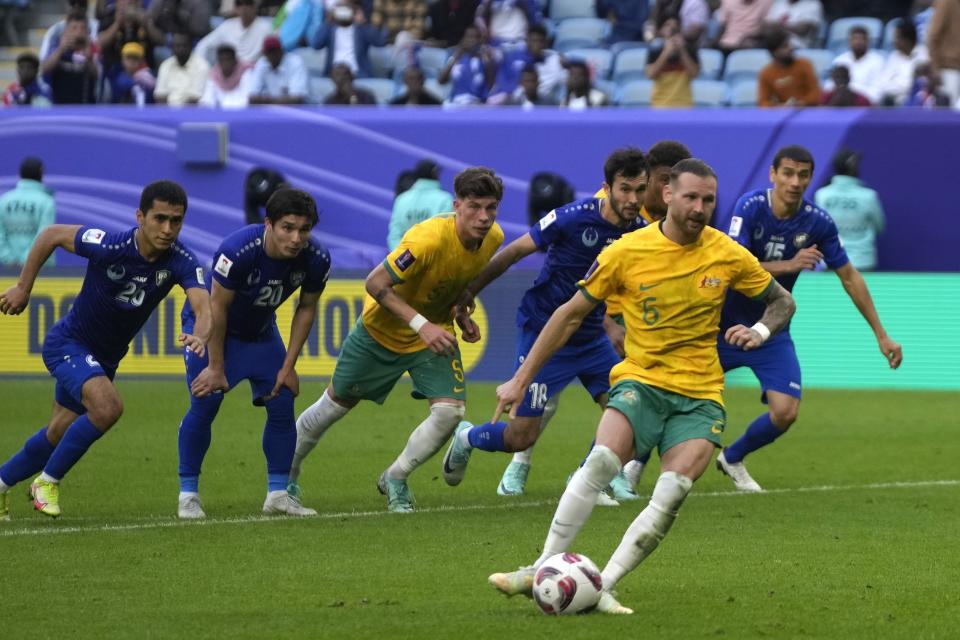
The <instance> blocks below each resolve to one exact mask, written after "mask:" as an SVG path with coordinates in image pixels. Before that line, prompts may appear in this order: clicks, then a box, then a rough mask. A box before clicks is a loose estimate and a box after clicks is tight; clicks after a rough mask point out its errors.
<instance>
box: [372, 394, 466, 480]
mask: <svg viewBox="0 0 960 640" xmlns="http://www.w3.org/2000/svg"><path fill="white" fill-rule="evenodd" d="M463 414H464V408H463V407H462V406H461V405H456V404H451V403H449V402H435V403H434V404H432V405H430V415H429V416H428V417H427V419H426V420H424V421H423V422H421V423H420V424H419V426H417V428H416V429H414V430H413V433H411V434H410V437H409V438H408V439H407V446H405V447H404V448H403V451H401V452H400V455H399V456H397V459H396V460H394V462H393V464H391V465H390V467H389V468H388V469H387V477H388V478H390V479H391V480H406V479H407V476H409V475H410V473H411V472H412V471H413V470H414V469H416V468H417V467H419V466H420V465H421V464H423V463H424V462H426V461H427V460H429V459H430V457H431V456H433V454H435V453H436V452H437V451H439V450H440V447H442V446H443V445H444V443H445V442H446V441H447V440H448V439H449V438H450V434H451V433H453V430H454V429H455V428H456V427H457V425H458V424H460V421H461V420H462V419H463ZM464 432H466V429H464Z"/></svg>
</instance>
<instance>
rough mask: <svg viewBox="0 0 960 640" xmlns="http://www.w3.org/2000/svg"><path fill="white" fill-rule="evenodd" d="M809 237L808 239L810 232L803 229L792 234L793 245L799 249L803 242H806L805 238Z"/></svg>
mask: <svg viewBox="0 0 960 640" xmlns="http://www.w3.org/2000/svg"><path fill="white" fill-rule="evenodd" d="M809 239H810V234H808V233H806V232H804V231H801V232H800V233H798V234H797V235H795V236H793V246H795V247H796V248H797V249H800V248H802V247H803V246H804V245H805V244H807V240H809Z"/></svg>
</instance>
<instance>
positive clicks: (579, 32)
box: [554, 18, 609, 52]
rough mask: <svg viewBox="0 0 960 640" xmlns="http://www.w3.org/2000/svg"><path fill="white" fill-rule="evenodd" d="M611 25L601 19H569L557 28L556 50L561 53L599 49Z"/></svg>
mask: <svg viewBox="0 0 960 640" xmlns="http://www.w3.org/2000/svg"><path fill="white" fill-rule="evenodd" d="M608 25H609V23H608V22H607V21H606V20H601V19H600V18H569V19H567V20H564V21H563V22H561V23H560V24H559V25H558V26H557V35H556V36H555V38H554V42H555V43H556V44H555V48H556V49H557V50H559V51H561V52H567V51H569V50H571V49H586V48H590V47H599V46H600V45H601V44H602V43H603V39H604V38H606V36H607V27H608Z"/></svg>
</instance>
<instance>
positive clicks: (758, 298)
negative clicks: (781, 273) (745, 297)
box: [752, 276, 777, 300]
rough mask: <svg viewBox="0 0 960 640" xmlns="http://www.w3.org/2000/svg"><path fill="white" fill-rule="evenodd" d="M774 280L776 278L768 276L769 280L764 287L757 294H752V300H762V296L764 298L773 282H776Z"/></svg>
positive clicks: (771, 287)
mask: <svg viewBox="0 0 960 640" xmlns="http://www.w3.org/2000/svg"><path fill="white" fill-rule="evenodd" d="M776 281H777V279H776V278H774V277H773V276H770V282H768V283H767V286H765V287H764V288H763V291H761V292H760V293H758V294H757V295H755V296H753V298H752V299H753V300H763V299H764V298H766V297H767V294H768V293H770V290H771V289H773V283H774V282H776Z"/></svg>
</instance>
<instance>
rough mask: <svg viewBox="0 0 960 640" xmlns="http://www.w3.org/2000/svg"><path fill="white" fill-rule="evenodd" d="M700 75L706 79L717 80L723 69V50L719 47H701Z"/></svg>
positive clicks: (699, 54) (698, 53)
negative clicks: (718, 48)
mask: <svg viewBox="0 0 960 640" xmlns="http://www.w3.org/2000/svg"><path fill="white" fill-rule="evenodd" d="M697 55H698V57H699V58H700V77H701V78H703V79H704V80H717V79H719V78H720V70H721V69H723V52H722V51H719V50H717V49H700V51H698V52H697Z"/></svg>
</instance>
